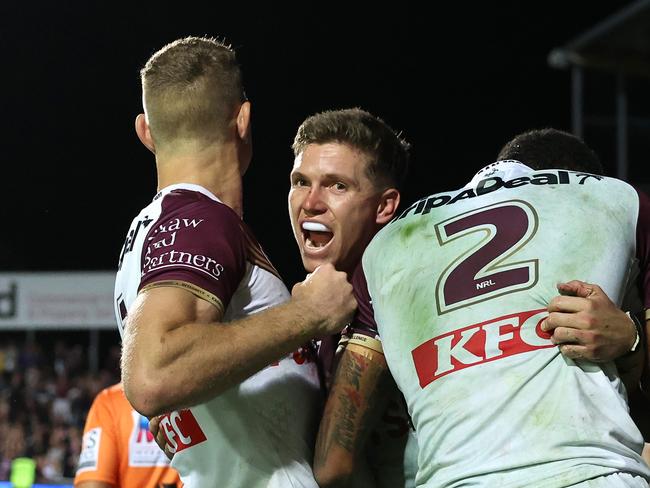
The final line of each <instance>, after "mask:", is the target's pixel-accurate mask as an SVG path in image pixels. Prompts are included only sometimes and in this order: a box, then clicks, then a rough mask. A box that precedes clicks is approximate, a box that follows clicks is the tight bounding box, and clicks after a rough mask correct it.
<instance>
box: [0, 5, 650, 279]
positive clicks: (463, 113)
mask: <svg viewBox="0 0 650 488" xmlns="http://www.w3.org/2000/svg"><path fill="white" fill-rule="evenodd" d="M39 3H40V5H38V7H36V6H34V5H33V4H30V5H28V4H27V2H2V3H1V4H0V40H1V41H0V53H1V54H2V60H3V69H2V77H1V79H2V87H3V90H2V97H1V98H0V100H1V102H0V103H1V104H2V105H1V107H2V119H1V120H2V143H3V144H2V146H3V147H2V149H3V150H2V163H3V165H2V168H3V169H2V174H3V178H2V202H1V206H0V212H1V213H0V216H1V217H2V221H3V225H4V233H3V235H2V241H3V242H1V243H0V249H1V250H2V253H1V254H2V256H1V257H0V270H4V271H7V270H113V269H114V268H115V265H116V262H117V256H118V253H119V249H120V246H121V243H122V239H123V237H124V234H125V232H126V230H127V227H128V225H129V223H130V221H131V219H132V217H133V216H134V215H135V214H136V213H137V212H138V211H139V209H140V208H141V207H143V206H144V205H146V204H147V202H148V201H150V199H151V197H152V196H153V194H154V191H155V172H154V160H153V157H152V156H151V155H150V154H149V153H148V151H146V150H145V149H144V148H143V147H142V146H141V145H140V143H139V141H138V140H137V138H136V136H135V132H134V130H133V119H134V117H135V116H136V115H137V114H138V113H139V111H140V91H139V79H138V70H139V68H140V67H141V65H142V64H143V63H144V62H145V61H146V59H147V58H148V57H149V56H150V55H151V54H152V53H153V52H154V51H155V50H157V49H158V48H160V47H161V46H162V45H164V44H165V43H167V42H169V41H172V40H174V39H176V38H178V37H183V36H186V35H212V36H216V37H224V36H225V38H226V39H227V40H228V41H229V42H232V43H233V45H234V46H235V47H236V48H237V51H238V53H239V59H240V62H241V64H242V66H243V70H244V77H245V83H246V85H247V93H248V95H249V97H250V98H251V100H252V103H253V111H254V112H253V113H254V115H253V117H254V118H253V120H254V122H253V123H254V141H255V153H254V159H253V163H252V166H251V169H250V170H249V173H247V175H246V176H245V181H244V183H245V220H247V221H248V223H249V224H250V225H251V226H252V227H253V229H254V230H255V231H256V233H257V234H258V237H259V239H260V241H261V242H262V244H263V245H264V246H265V248H266V250H267V253H268V254H269V255H270V257H271V259H272V260H273V261H274V262H275V264H276V266H277V267H278V268H279V270H280V271H281V273H283V274H284V275H285V277H286V280H287V282H288V283H290V282H293V281H295V280H296V279H298V278H299V277H300V274H301V273H300V266H299V261H298V259H297V255H296V254H297V253H296V251H297V249H296V246H295V244H294V242H293V238H292V236H291V234H290V227H289V224H288V214H287V209H286V207H287V205H286V193H287V191H288V172H289V169H290V167H291V164H292V154H291V151H290V147H289V146H290V143H291V140H292V138H293V134H294V131H295V129H296V128H297V126H298V124H299V123H300V122H301V121H302V120H303V119H304V118H305V117H306V116H307V115H310V114H311V113H313V112H316V111H320V110H325V109H329V108H343V107H349V106H361V107H362V108H365V109H367V110H369V111H371V112H373V113H375V114H376V115H379V116H381V117H382V118H384V119H385V120H386V121H387V122H388V123H389V124H390V125H391V126H392V127H393V128H395V129H398V130H401V131H403V133H404V135H405V137H406V139H407V140H409V142H411V143H412V144H413V153H412V155H413V163H414V168H413V171H412V183H411V184H410V186H409V187H408V189H407V191H406V200H407V203H408V201H410V200H413V199H414V198H416V197H419V196H423V195H424V194H428V193H432V192H435V191H441V190H444V189H449V188H452V187H454V188H455V187H457V186H460V185H461V184H463V183H464V182H465V180H466V179H468V178H469V177H471V175H472V174H473V173H474V172H475V170H476V169H478V168H479V167H481V166H483V165H485V164H487V163H489V162H491V161H492V159H493V158H494V156H495V155H496V153H497V152H498V150H499V148H500V147H501V145H502V144H503V143H504V142H505V141H507V140H508V139H509V138H510V137H511V136H512V135H514V134H515V133H518V132H520V131H523V130H525V129H529V128H537V127H543V126H555V127H557V128H560V129H566V130H568V129H570V77H569V73H568V72H565V71H557V70H553V69H551V68H549V67H548V65H547V61H546V59H547V55H548V53H549V51H550V50H551V49H552V48H554V47H557V46H561V45H563V44H565V43H566V42H567V41H569V40H571V39H572V38H574V37H576V36H577V35H579V34H581V33H582V32H584V31H585V30H587V29H589V28H590V27H592V26H593V25H594V24H596V23H597V22H599V21H601V20H603V19H604V18H606V17H607V16H609V15H610V14H612V13H614V12H616V11H618V10H619V9H620V8H622V7H624V6H626V5H628V4H629V3H630V2H629V1H614V0H612V1H607V2H592V1H572V0H571V1H567V0H545V1H543V2H542V1H535V2H515V1H501V2H480V3H479V2H453V4H451V3H450V4H447V3H442V2H435V3H430V2H418V5H419V6H414V5H413V6H411V5H409V2H398V3H397V4H393V5H392V6H385V7H380V6H378V4H379V2H373V3H375V4H369V5H372V6H371V7H368V9H369V10H366V9H364V8H361V7H360V6H356V4H355V3H354V2H350V1H348V2H346V3H344V2H341V3H337V2H317V3H314V4H309V3H305V4H303V5H300V4H295V6H294V8H292V9H289V8H288V7H282V8H280V9H278V4H279V2H266V3H265V6H263V7H258V6H254V5H253V4H249V3H247V2H240V3H241V4H242V6H241V7H235V6H229V7H227V8H226V9H225V10H224V7H223V5H222V2H210V3H207V2H206V3H205V4H203V3H200V2H178V3H176V4H175V5H176V6H175V7H174V8H173V9H170V8H168V9H164V8H161V6H160V4H153V3H151V4H149V6H142V5H141V6H129V7H117V6H115V2H80V1H74V2H72V1H68V2H66V1H60V2H39ZM229 3H232V2H229ZM425 5H426V7H425ZM567 5H570V7H568V8H570V9H571V10H567ZM425 10H431V12H430V13H429V12H425ZM590 83H592V84H591V85H590V86H589V87H588V88H589V90H591V91H590V92H589V91H588V96H591V97H592V99H593V100H595V101H596V103H601V104H603V107H602V110H612V107H613V81H612V79H611V77H607V76H604V75H598V76H596V81H595V82H590ZM589 93H591V95H589ZM598 108H600V107H598ZM609 132H611V134H610V135H608V134H609V133H607V134H605V133H604V132H602V131H601V133H600V134H599V133H598V132H594V133H593V134H591V135H590V134H586V139H587V142H588V143H589V144H591V145H592V146H593V147H594V148H595V149H596V150H598V151H599V152H601V156H603V159H604V160H605V165H606V167H609V168H613V162H612V161H613V152H612V151H611V144H610V143H608V142H607V141H608V138H611V137H612V135H613V131H611V130H610V131H609ZM590 137H591V139H590ZM630 156H631V157H630V159H631V160H632V167H631V176H630V179H631V180H635V179H636V180H639V179H640V180H644V178H645V177H644V176H643V173H642V170H641V169H640V168H638V167H635V166H634V154H633V152H632V151H631V154H630Z"/></svg>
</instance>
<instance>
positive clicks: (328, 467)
mask: <svg viewBox="0 0 650 488" xmlns="http://www.w3.org/2000/svg"><path fill="white" fill-rule="evenodd" d="M392 386H393V380H392V377H391V376H390V373H389V371H388V367H387V365H386V360H385V358H384V355H383V354H382V353H380V352H377V351H375V350H373V349H369V348H366V347H364V346H361V345H358V344H348V345H347V347H346V348H345V350H344V351H343V353H342V354H341V357H340V361H339V364H338V367H337V370H336V374H335V376H334V381H333V383H332V388H331V390H330V393H329V396H328V399H327V403H326V405H325V411H324V413H323V418H322V419H321V424H320V428H319V432H318V438H317V440H316V452H315V456H314V474H315V476H316V481H317V482H318V484H319V486H321V488H323V487H328V488H330V487H337V488H338V487H346V486H348V482H349V480H350V478H351V476H352V472H353V470H354V469H355V466H358V463H359V462H360V459H359V457H360V454H361V453H362V452H363V447H364V445H365V442H366V439H367V437H368V434H369V433H370V430H371V428H372V427H373V426H374V425H375V424H376V422H377V419H378V417H379V416H380V415H381V414H382V413H383V412H384V411H385V410H386V404H387V400H388V398H389V395H388V392H389V390H390V388H391V387H392Z"/></svg>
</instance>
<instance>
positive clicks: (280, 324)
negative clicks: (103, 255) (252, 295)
mask: <svg viewBox="0 0 650 488" xmlns="http://www.w3.org/2000/svg"><path fill="white" fill-rule="evenodd" d="M170 304H173V306H171V305H170ZM209 307H212V308H209ZM355 308H356V301H355V299H354V297H353V295H352V286H351V285H350V284H349V283H348V281H347V278H346V274H345V273H343V272H339V271H336V270H335V269H334V267H333V266H331V265H329V264H326V265H323V266H321V267H319V268H318V269H317V270H316V271H314V272H313V273H312V274H311V275H309V276H308V277H307V279H305V281H303V282H301V283H298V284H297V285H296V286H294V288H293V291H292V299H291V300H290V301H289V302H287V303H285V304H282V305H279V306H277V307H273V308H270V309H268V310H265V311H264V312H260V313H258V314H255V315H252V316H249V317H246V318H244V319H241V320H236V321H233V322H228V323H225V322H221V319H222V318H223V312H222V311H221V310H219V309H218V308H217V307H214V306H213V305H209V304H207V302H205V301H203V300H201V299H199V298H197V297H196V296H194V295H193V294H192V293H190V292H188V291H185V290H183V289H180V288H175V287H157V288H152V289H149V290H147V291H144V292H141V293H140V294H139V295H138V297H137V299H136V301H135V302H134V304H133V306H132V308H131V309H130V310H129V316H128V319H127V324H126V327H125V332H124V337H123V355H122V374H123V381H124V390H125V392H126V395H127V398H128V399H129V401H130V402H131V404H132V405H133V406H134V408H135V409H136V410H138V411H139V412H140V413H142V414H143V415H145V416H147V417H152V416H154V415H158V414H161V413H163V412H168V411H171V410H176V409H179V408H185V407H189V406H193V405H196V404H198V403H201V402H205V401H207V400H210V399H211V398H214V397H215V396H217V395H219V394H220V393H222V392H223V391H225V390H226V389H228V388H230V387H231V386H233V385H235V384H237V383H240V382H241V381H243V380H244V379H245V378H247V377H249V376H251V375H252V374H254V373H255V372H257V371H259V370H260V369H262V368H264V367H265V366H267V365H269V364H270V363H272V362H273V361H275V360H277V359H279V358H280V357H282V356H283V355H285V354H288V353H289V352H291V351H293V350H296V349H297V348H298V347H299V346H301V345H303V344H304V343H305V342H306V341H308V340H309V339H312V338H314V337H321V336H324V335H328V334H333V333H336V332H338V331H340V330H341V329H342V328H343V326H344V325H345V324H346V323H348V322H349V320H350V318H351V317H352V314H353V312H354V310H355Z"/></svg>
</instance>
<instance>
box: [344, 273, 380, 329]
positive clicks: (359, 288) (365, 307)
mask: <svg viewBox="0 0 650 488" xmlns="http://www.w3.org/2000/svg"><path fill="white" fill-rule="evenodd" d="M352 288H353V290H354V297H355V298H356V299H357V304H358V307H357V312H356V314H355V316H354V319H353V320H352V323H351V325H350V327H348V329H351V330H349V331H346V334H347V335H350V336H351V335H352V334H353V333H359V334H364V335H367V336H370V337H376V338H378V337H379V332H378V331H377V323H376V322H375V315H374V313H375V312H374V310H373V308H372V300H371V299H370V293H368V284H367V283H366V275H365V273H364V271H363V265H362V263H359V264H358V265H357V267H356V269H355V270H354V273H353V275H352Z"/></svg>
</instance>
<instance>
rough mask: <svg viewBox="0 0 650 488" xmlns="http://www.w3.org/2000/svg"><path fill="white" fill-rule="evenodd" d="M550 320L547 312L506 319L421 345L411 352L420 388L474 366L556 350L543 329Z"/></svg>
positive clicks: (528, 313) (540, 310) (498, 319)
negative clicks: (546, 320)
mask: <svg viewBox="0 0 650 488" xmlns="http://www.w3.org/2000/svg"><path fill="white" fill-rule="evenodd" d="M547 316H548V310H547V309H545V308H542V309H539V310H530V311H528V312H519V313H515V314H510V315H504V316H502V317H497V318H495V319H491V320H488V321H486V322H480V323H478V324H473V325H469V326H467V327H463V328H461V329H456V330H453V331H451V332H448V333H446V334H442V335H439V336H437V337H434V338H433V339H430V340H428V341H426V342H425V343H423V344H420V345H419V346H418V347H416V348H415V349H413V351H412V352H411V354H412V355H413V363H414V365H415V369H416V371H417V374H418V378H419V380H420V387H422V388H424V387H426V386H427V385H429V384H430V383H432V382H433V381H436V380H437V379H439V378H442V377H443V376H446V375H448V374H451V373H455V372H456V371H460V370H462V369H465V368H469V367H471V366H477V365H479V364H483V363H487V362H490V361H496V360H498V359H503V358H506V357H509V356H513V355H515V354H522V353H524V352H529V351H534V350H536V349H546V348H549V347H554V344H553V343H552V342H551V341H550V338H551V336H550V334H548V333H546V332H544V331H542V329H541V323H542V321H543V320H544V319H545V318H546V317H547Z"/></svg>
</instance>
